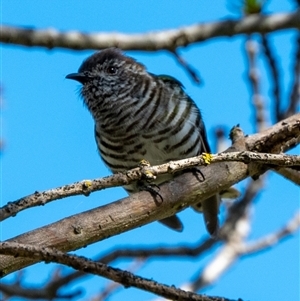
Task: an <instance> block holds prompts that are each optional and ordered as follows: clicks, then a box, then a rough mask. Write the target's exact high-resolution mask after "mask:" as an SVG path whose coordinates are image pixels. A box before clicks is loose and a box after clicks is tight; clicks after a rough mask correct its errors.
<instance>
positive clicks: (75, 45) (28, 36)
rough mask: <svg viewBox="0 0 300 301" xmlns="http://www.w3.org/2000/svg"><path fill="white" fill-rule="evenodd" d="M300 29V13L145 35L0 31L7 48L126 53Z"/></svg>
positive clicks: (251, 17) (188, 27)
mask: <svg viewBox="0 0 300 301" xmlns="http://www.w3.org/2000/svg"><path fill="white" fill-rule="evenodd" d="M287 28H298V29H299V28H300V11H299V10H297V11H295V12H292V13H281V14H273V15H259V14H256V15H251V16H248V17H245V18H243V19H240V20H236V19H228V20H226V21H221V22H212V23H206V24H195V25H191V26H187V27H182V28H179V29H171V30H165V31H159V32H149V33H144V34H132V35H129V34H122V33H93V34H86V33H82V32H78V31H69V32H58V31H57V30H55V29H48V30H35V29H33V28H27V29H24V28H18V27H10V26H2V27H1V37H0V41H1V42H2V43H6V44H17V45H24V46H30V47H33V46H38V47H46V48H49V49H52V48H54V47H61V48H67V49H73V50H83V49H104V48H108V47H119V48H121V49H124V50H147V51H155V50H161V49H165V50H170V51H173V50H174V49H177V48H178V47H181V46H187V45H190V44H193V43H196V42H202V41H205V40H208V39H211V38H216V37H232V36H233V35H238V34H249V33H254V32H258V33H267V32H272V31H275V30H280V29H287Z"/></svg>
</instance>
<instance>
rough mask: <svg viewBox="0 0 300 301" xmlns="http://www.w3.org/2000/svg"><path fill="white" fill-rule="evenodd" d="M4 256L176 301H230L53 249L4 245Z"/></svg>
mask: <svg viewBox="0 0 300 301" xmlns="http://www.w3.org/2000/svg"><path fill="white" fill-rule="evenodd" d="M0 252H1V253H2V254H14V255H15V256H25V257H30V258H35V259H36V260H42V261H45V262H56V263H61V264H64V265H67V266H69V267H72V268H74V269H77V270H81V271H85V272H87V273H91V274H94V275H99V276H102V277H105V278H108V279H110V280H113V281H115V282H118V283H121V284H122V285H124V286H125V287H130V286H132V287H135V288H139V289H142V290H145V291H148V292H152V293H154V294H157V295H159V296H162V297H165V298H169V299H173V300H179V299H180V300H182V301H192V300H195V301H197V300H199V301H226V300H227V301H229V300H228V299H224V298H218V297H208V296H205V295H198V294H195V293H192V292H186V291H183V290H181V289H178V288H175V287H174V286H168V285H164V284H160V283H158V282H155V281H152V280H148V279H145V278H142V277H139V276H135V275H133V274H132V273H130V272H127V271H123V270H120V269H116V268H112V267H109V266H107V265H105V264H103V263H100V262H94V261H92V260H89V259H87V258H84V257H82V256H81V257H79V256H76V255H69V254H66V253H63V252H61V251H58V250H56V249H52V248H42V247H37V246H32V245H22V244H18V243H12V242H10V243H8V242H4V243H1V244H0Z"/></svg>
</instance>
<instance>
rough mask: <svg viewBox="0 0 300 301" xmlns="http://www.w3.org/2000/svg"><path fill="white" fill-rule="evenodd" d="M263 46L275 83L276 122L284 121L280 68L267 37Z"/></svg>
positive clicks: (263, 40)
mask: <svg viewBox="0 0 300 301" xmlns="http://www.w3.org/2000/svg"><path fill="white" fill-rule="evenodd" d="M261 38H262V46H263V50H264V52H265V56H266V59H267V62H268V64H269V67H270V71H271V72H270V74H271V79H272V81H273V98H274V107H275V117H276V122H278V121H280V120H282V119H283V118H284V115H283V113H282V112H283V110H282V107H281V106H282V101H281V95H280V94H281V86H280V81H279V68H278V66H277V64H278V61H276V59H275V57H274V53H273V50H272V49H271V46H270V44H269V40H268V39H267V37H266V35H264V34H263V35H262V36H261Z"/></svg>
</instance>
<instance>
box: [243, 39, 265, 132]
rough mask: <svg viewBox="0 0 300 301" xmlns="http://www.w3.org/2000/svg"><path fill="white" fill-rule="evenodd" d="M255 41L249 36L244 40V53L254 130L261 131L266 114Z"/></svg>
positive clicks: (263, 127)
mask: <svg viewBox="0 0 300 301" xmlns="http://www.w3.org/2000/svg"><path fill="white" fill-rule="evenodd" d="M257 48H258V47H257V43H256V42H255V41H253V40H252V39H251V36H250V37H249V38H248V40H247V41H246V54H247V57H248V61H249V71H248V77H249V82H250V85H251V88H252V105H253V111H254V115H255V122H254V124H255V126H256V128H255V129H254V131H255V132H261V131H263V130H264V129H265V128H266V127H267V124H266V116H265V108H264V100H263V97H262V96H261V93H260V82H259V72H258V68H257V63H256V58H257V51H258V49H257Z"/></svg>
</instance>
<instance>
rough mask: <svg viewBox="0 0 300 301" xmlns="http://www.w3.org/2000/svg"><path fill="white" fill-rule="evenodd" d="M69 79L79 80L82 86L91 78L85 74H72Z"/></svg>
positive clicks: (68, 76)
mask: <svg viewBox="0 0 300 301" xmlns="http://www.w3.org/2000/svg"><path fill="white" fill-rule="evenodd" d="M66 78H68V79H73V80H77V81H78V82H80V83H81V84H84V83H86V82H87V81H88V80H89V79H90V78H89V77H88V76H86V75H84V74H83V73H70V74H68V75H67V76H66Z"/></svg>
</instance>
